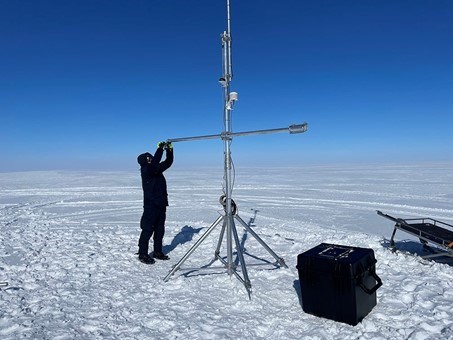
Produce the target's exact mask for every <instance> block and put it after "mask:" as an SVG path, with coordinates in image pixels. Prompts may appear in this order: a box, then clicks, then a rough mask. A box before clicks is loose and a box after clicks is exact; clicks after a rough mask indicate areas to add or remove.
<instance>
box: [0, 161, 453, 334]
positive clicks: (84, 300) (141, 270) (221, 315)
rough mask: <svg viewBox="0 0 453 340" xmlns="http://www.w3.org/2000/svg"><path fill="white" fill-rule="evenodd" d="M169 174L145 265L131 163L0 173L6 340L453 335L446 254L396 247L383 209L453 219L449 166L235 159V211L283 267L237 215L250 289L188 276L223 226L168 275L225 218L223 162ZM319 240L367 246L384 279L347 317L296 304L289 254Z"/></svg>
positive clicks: (216, 276)
mask: <svg viewBox="0 0 453 340" xmlns="http://www.w3.org/2000/svg"><path fill="white" fill-rule="evenodd" d="M166 178H167V182H168V187H169V198H170V207H169V208H168V210H167V223H166V234H165V238H164V245H165V246H164V251H165V252H166V253H168V255H169V256H170V260H169V261H157V262H156V263H155V264H153V265H146V264H143V263H141V262H139V261H138V260H137V256H136V255H135V253H136V252H137V250H138V248H137V241H138V236H139V233H140V229H139V220H140V216H141V212H142V191H141V182H140V176H139V172H138V171H132V172H57V171H54V172H23V173H3V174H0V226H1V234H0V253H1V258H0V283H7V284H8V285H7V286H6V287H5V286H3V287H1V288H0V338H1V339H4V340H5V339H26V338H29V339H304V338H306V339H453V308H452V306H453V289H452V288H453V280H452V278H453V267H452V263H451V261H448V260H441V259H439V260H426V259H422V256H423V255H426V254H427V251H426V250H425V249H424V248H423V247H422V246H421V244H420V242H418V240H417V239H416V238H412V237H411V236H410V235H408V234H405V233H403V232H401V231H398V232H397V233H396V241H397V246H398V248H399V251H397V252H392V251H391V250H390V249H389V238H390V236H391V233H392V231H393V222H392V221H390V220H388V219H385V218H383V217H381V216H378V215H377V214H376V210H381V211H383V212H384V213H387V214H390V215H393V216H396V217H401V218H418V217H431V218H434V219H438V220H441V221H443V222H446V223H449V224H453V164H451V163H449V164H448V163H447V164H420V165H388V166H383V165H379V166H378V165H376V166H363V165H362V166H307V167H299V168H278V169H277V168H275V169H272V168H271V169H264V168H241V169H237V171H236V176H235V182H234V190H233V199H234V201H235V202H236V203H237V205H238V208H239V215H240V216H241V218H242V219H243V220H244V221H245V222H247V223H248V224H250V225H251V226H252V228H253V230H254V231H255V232H256V233H257V234H258V235H259V237H260V238H262V239H263V241H264V242H265V243H266V244H267V245H268V246H269V247H270V248H271V249H272V250H273V251H274V252H275V253H276V254H278V256H280V257H282V258H284V259H285V261H286V264H287V265H288V268H275V267H273V266H252V265H251V264H253V263H255V262H256V261H263V260H266V261H270V262H273V258H272V257H271V256H270V254H269V253H268V252H267V251H266V250H265V249H264V248H263V246H262V245H260V244H259V243H258V242H257V241H256V240H255V239H254V238H253V237H251V235H250V234H249V233H245V232H244V228H243V227H242V226H241V225H237V230H238V233H239V237H240V239H241V244H243V247H244V251H245V255H244V256H245V261H246V263H247V264H249V263H250V265H249V266H248V267H247V269H248V276H249V278H250V281H251V284H252V293H251V298H250V299H249V297H248V294H247V290H246V289H245V287H244V285H243V284H242V283H241V282H240V281H239V280H238V279H237V278H236V277H235V276H234V275H231V276H230V275H228V273H227V272H226V270H224V269H216V270H195V269H197V268H200V267H203V266H206V265H208V264H210V263H211V261H212V259H213V257H214V251H215V249H216V247H217V243H218V240H219V234H220V229H221V228H220V227H218V228H216V229H215V230H214V231H213V232H212V233H211V234H210V235H209V236H208V237H206V239H205V240H204V241H203V242H202V243H201V244H200V246H199V247H198V248H197V249H196V250H195V252H194V253H193V254H191V255H190V256H189V257H188V258H187V260H186V262H185V263H184V264H183V266H182V268H181V270H178V271H176V273H175V274H174V275H173V276H171V277H170V279H169V280H168V282H164V280H163V278H164V277H165V276H166V275H167V274H168V272H169V271H170V270H171V269H172V267H173V266H174V265H175V264H176V263H177V262H178V261H179V260H180V259H181V258H182V257H183V256H184V255H185V254H186V253H187V252H188V250H189V249H190V248H191V247H192V246H193V244H194V243H195V242H196V241H197V240H198V239H199V238H200V237H201V236H202V235H203V234H204V233H205V231H206V230H207V229H208V227H209V226H210V225H211V224H212V223H213V222H214V221H215V220H216V219H217V218H218V217H219V216H220V214H222V213H223V210H222V207H221V206H220V204H219V197H220V196H221V195H222V194H223V191H222V190H223V189H222V186H223V169H217V168H215V169H204V168H198V169H182V168H178V167H177V165H174V166H173V168H171V169H170V170H168V171H167V173H166ZM323 242H325V243H334V244H339V245H347V246H356V247H365V248H371V249H373V251H374V254H375V257H376V259H377V263H376V272H377V274H378V275H379V276H380V277H381V279H382V281H383V286H382V287H381V288H379V289H378V291H377V304H376V306H375V307H374V308H373V309H372V310H371V312H370V313H369V314H368V315H367V316H366V317H365V318H364V319H363V321H362V322H361V323H359V324H358V325H356V326H350V325H347V324H344V323H339V322H336V321H333V320H329V319H325V318H320V317H316V316H313V315H311V314H307V313H304V311H303V309H302V306H301V291H300V285H299V276H298V271H297V269H296V264H297V255H298V254H300V253H302V252H304V251H306V250H308V249H311V248H313V247H315V246H317V245H318V244H320V243H323ZM150 249H152V245H151V247H150ZM224 249H225V247H224V246H222V248H221V251H222V252H223V251H224ZM223 255H224V256H226V254H223ZM217 267H219V264H218V263H217ZM185 268H186V269H185ZM189 268H191V269H189ZM239 273H241V272H240V270H239Z"/></svg>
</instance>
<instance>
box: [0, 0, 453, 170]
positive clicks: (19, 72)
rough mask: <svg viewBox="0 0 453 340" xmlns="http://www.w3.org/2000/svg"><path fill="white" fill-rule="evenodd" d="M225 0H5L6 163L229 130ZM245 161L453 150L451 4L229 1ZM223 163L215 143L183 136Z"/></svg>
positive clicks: (180, 151) (121, 154) (51, 161)
mask: <svg viewBox="0 0 453 340" xmlns="http://www.w3.org/2000/svg"><path fill="white" fill-rule="evenodd" d="M225 7H226V6H225V0H193V1H182V0H179V1H176V0H147V1H145V0H137V1H136V0H123V1H117V0H89V1H88V0H67V1H60V0H54V1H46V0H20V1H13V0H0V150H1V152H0V157H1V159H0V171H3V172H4V171H25V170H46V169H105V170H109V169H112V170H117V169H118V170H120V169H136V168H137V164H136V156H137V155H138V154H139V153H141V152H143V151H147V150H148V151H151V152H154V150H155V145H156V143H157V142H158V141H159V140H165V139H167V138H178V137H187V136H198V135H205V134H217V133H220V132H221V131H222V130H223V117H222V115H223V102H222V96H223V92H222V88H221V87H220V86H219V84H218V78H219V77H220V76H221V74H222V67H221V66H222V65H221V64H222V62H221V39H220V34H221V33H222V32H223V31H224V30H225V29H226V9H225ZM231 17H232V23H231V25H232V26H231V33H232V38H233V71H234V78H233V81H232V83H231V89H232V90H233V91H237V92H238V93H239V101H238V102H237V104H236V106H235V108H234V111H233V130H234V131H235V132H239V131H249V130H255V129H270V128H280V127H286V126H288V125H290V124H293V123H300V122H308V124H309V131H308V132H306V133H305V134H301V135H289V134H288V135H287V134H275V135H260V136H249V137H237V138H235V139H234V141H233V144H232V154H233V159H234V161H235V164H236V166H238V165H239V166H240V165H253V164H257V165H263V164H266V163H269V164H272V165H286V164H290V165H297V164H308V163H310V164H311V163H335V162H338V163H339V162H341V163H345V162H384V161H388V162H397V161H450V160H453V118H452V117H453V1H450V0H434V1H429V0H425V1H419V0H411V1H409V0H406V1H399V0H379V1H378V0H374V1H367V0H357V1H341V0H330V1H327V0H311V1H305V0H282V1H270V0H260V1H257V0H231ZM175 154H176V163H175V164H177V166H178V167H183V166H186V165H189V164H203V165H210V164H214V165H216V164H220V165H221V164H223V163H222V162H223V143H222V141H220V140H208V141H194V142H181V143H176V144H175Z"/></svg>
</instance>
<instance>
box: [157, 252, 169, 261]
mask: <svg viewBox="0 0 453 340" xmlns="http://www.w3.org/2000/svg"><path fill="white" fill-rule="evenodd" d="M153 257H154V258H155V259H158V260H170V258H169V257H168V256H167V255H165V254H164V253H162V252H160V251H157V252H156V251H155V252H154V253H153Z"/></svg>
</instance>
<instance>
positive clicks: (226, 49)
mask: <svg viewBox="0 0 453 340" xmlns="http://www.w3.org/2000/svg"><path fill="white" fill-rule="evenodd" d="M222 48H223V58H222V59H223V78H224V79H225V84H224V110H223V111H224V112H223V114H224V124H225V126H224V132H225V134H224V136H228V134H229V133H231V132H232V129H231V104H230V82H231V79H232V74H231V36H230V1H229V0H227V30H226V31H225V32H223V34H222ZM223 142H224V149H225V151H224V152H225V155H224V156H225V160H224V176H225V198H226V205H225V215H226V216H225V217H226V219H225V222H226V232H227V262H228V275H230V276H231V274H232V273H233V244H232V228H233V223H234V221H233V214H232V207H231V151H230V144H231V138H230V137H224V138H223Z"/></svg>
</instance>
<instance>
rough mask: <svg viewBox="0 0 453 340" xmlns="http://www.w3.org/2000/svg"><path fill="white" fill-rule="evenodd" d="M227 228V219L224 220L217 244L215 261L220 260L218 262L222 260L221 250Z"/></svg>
mask: <svg viewBox="0 0 453 340" xmlns="http://www.w3.org/2000/svg"><path fill="white" fill-rule="evenodd" d="M225 228H226V222H225V219H223V225H222V230H220V236H219V242H218V243H217V248H216V250H215V253H214V257H215V259H218V260H221V259H220V248H221V247H222V241H223V236H224V235H225Z"/></svg>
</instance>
